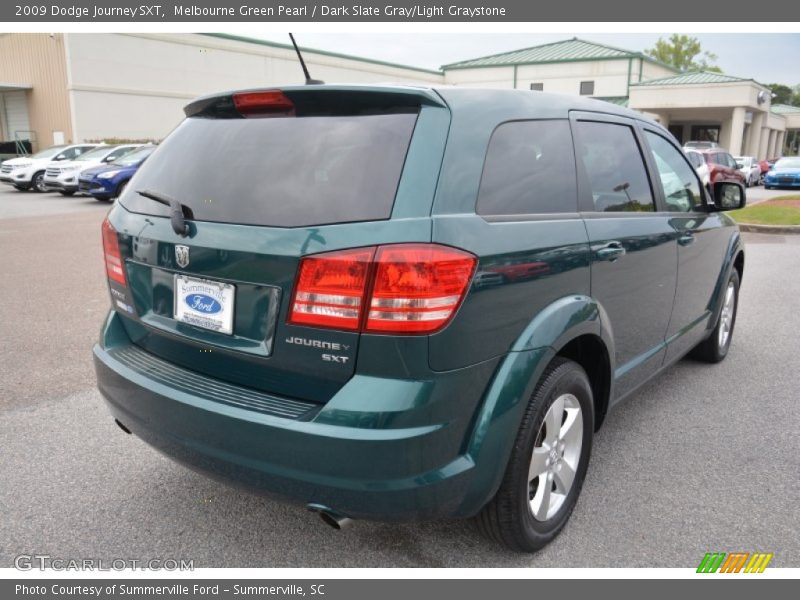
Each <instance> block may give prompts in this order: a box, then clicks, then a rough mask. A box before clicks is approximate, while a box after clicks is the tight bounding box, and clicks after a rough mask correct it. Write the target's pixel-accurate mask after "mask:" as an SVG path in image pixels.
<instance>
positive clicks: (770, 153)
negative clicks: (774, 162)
mask: <svg viewBox="0 0 800 600" xmlns="http://www.w3.org/2000/svg"><path fill="white" fill-rule="evenodd" d="M777 138H778V132H777V131H776V130H775V129H770V130H769V142H767V158H773V157H774V156H775V141H776V139H777Z"/></svg>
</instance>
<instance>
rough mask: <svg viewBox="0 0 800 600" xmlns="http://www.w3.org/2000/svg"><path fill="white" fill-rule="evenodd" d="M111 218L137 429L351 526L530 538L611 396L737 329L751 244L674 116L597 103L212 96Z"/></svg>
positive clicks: (318, 94)
mask: <svg viewBox="0 0 800 600" xmlns="http://www.w3.org/2000/svg"><path fill="white" fill-rule="evenodd" d="M185 112H186V119H185V120H184V121H183V122H182V123H181V124H180V125H179V126H178V127H177V128H176V129H175V130H174V131H173V132H172V133H171V134H170V135H169V137H168V138H167V139H166V140H165V141H164V142H163V143H162V144H161V145H160V146H159V147H158V149H157V150H155V152H154V153H153V155H152V156H151V158H150V159H149V160H148V161H147V162H146V163H145V164H144V165H143V166H142V168H141V170H140V171H139V172H138V173H137V174H136V175H135V176H134V178H133V179H132V180H131V182H130V184H129V185H128V186H127V188H126V190H125V192H124V193H123V194H122V195H121V197H120V198H119V202H118V204H117V205H116V206H115V207H114V208H113V209H112V210H111V212H110V213H109V215H108V218H107V219H106V221H105V222H104V223H103V246H104V253H105V264H106V270H107V275H108V284H109V290H110V294H111V301H112V311H111V312H110V314H109V316H108V318H107V320H106V323H105V326H104V328H103V331H102V334H101V340H100V343H99V344H98V345H97V346H95V348H94V358H95V365H96V370H97V380H98V386H99V388H100V391H101V392H102V394H103V396H104V397H105V399H106V400H107V401H108V404H109V406H110V409H111V412H112V414H113V416H114V418H115V419H116V420H117V423H118V424H119V425H120V427H121V428H122V429H123V430H125V431H126V432H133V433H135V434H137V435H138V436H139V437H141V438H142V439H143V440H145V441H146V442H148V443H149V444H151V445H153V446H154V447H156V448H157V449H159V450H161V451H163V452H164V453H166V454H167V455H169V456H170V457H172V458H174V459H176V460H178V461H180V462H182V463H184V464H186V465H188V466H190V467H192V468H195V469H198V470H200V471H202V472H204V473H207V474H209V475H211V476H214V477H219V478H222V479H224V480H227V481H233V482H235V483H238V484H243V485H245V486H247V487H249V488H251V489H255V490H258V491H260V492H264V493H269V494H275V495H278V496H280V497H284V498H288V499H291V500H293V501H296V502H300V503H302V504H304V505H307V506H308V507H309V508H310V509H312V510H315V511H318V512H319V513H321V515H322V516H323V518H324V519H325V520H326V521H327V522H329V523H330V524H332V525H334V526H340V525H341V524H343V523H344V522H345V520H346V519H353V518H359V519H360V518H363V519H375V520H404V519H435V518H442V517H464V518H466V517H475V518H476V521H477V523H478V525H479V527H480V528H481V529H482V530H484V531H485V532H486V533H487V534H488V535H489V536H490V537H492V538H493V539H495V540H497V541H499V542H501V543H503V544H505V545H506V546H508V547H510V548H512V549H516V550H520V551H534V550H537V549H539V548H541V547H543V546H544V545H545V544H547V543H548V542H549V541H550V540H552V539H553V538H554V537H555V536H556V535H557V534H558V533H559V531H560V530H561V529H562V528H563V526H564V524H565V523H566V521H567V519H568V518H569V516H570V513H571V512H572V510H573V508H574V506H575V503H576V501H577V499H578V495H579V494H580V490H581V486H582V483H583V479H584V476H585V474H586V468H587V466H588V463H589V455H590V450H591V446H592V436H593V433H594V432H595V431H596V430H597V429H598V428H599V427H600V426H601V425H602V423H603V420H604V419H605V417H606V414H607V413H608V411H609V410H610V409H611V408H612V407H613V406H614V405H616V404H617V403H619V402H620V401H621V400H622V399H623V398H625V397H626V396H629V395H631V394H632V393H633V392H634V391H635V390H636V389H637V388H638V387H639V386H641V385H642V384H643V383H645V382H646V381H648V380H650V379H651V378H653V377H654V376H655V375H656V374H657V373H659V372H661V371H663V370H664V369H665V368H667V367H668V366H669V365H671V364H672V363H674V362H675V361H677V360H679V359H680V358H681V357H682V356H684V355H685V354H687V353H689V352H692V353H693V354H694V355H695V356H696V357H698V358H700V359H703V360H706V361H708V362H718V361H720V360H722V359H723V358H724V357H725V355H726V354H727V352H728V349H729V347H730V344H731V337H732V333H733V327H734V322H735V318H736V307H737V297H738V291H739V284H740V282H741V279H742V271H743V268H744V251H743V245H742V241H741V239H740V236H739V231H738V229H737V227H736V225H735V224H734V222H733V221H732V220H731V219H730V218H728V217H727V216H726V215H725V214H724V213H723V211H724V210H727V209H731V208H738V207H740V206H742V205H744V201H745V196H744V189H743V187H742V186H740V185H737V184H734V183H725V184H720V185H718V186H717V187H716V188H715V189H714V190H712V192H713V196H714V197H713V198H712V197H709V196H708V191H707V190H706V189H704V187H703V186H702V184H701V182H700V181H699V180H698V179H697V176H696V174H695V171H694V169H693V168H692V166H691V164H690V163H689V162H688V160H687V159H686V157H685V156H684V155H683V153H682V152H681V150H680V148H679V146H678V145H677V144H676V142H675V140H674V139H673V138H672V137H671V136H670V134H669V133H668V132H667V131H666V130H665V129H664V128H663V127H661V126H660V125H658V124H656V123H654V122H652V121H649V120H646V119H645V118H644V117H643V116H642V115H640V114H638V113H635V112H633V111H630V110H626V109H623V108H619V107H617V106H614V105H611V104H607V103H605V102H601V101H593V100H590V99H584V98H578V97H572V96H560V95H552V94H546V93H530V92H523V91H512V90H476V89H459V88H441V89H439V88H437V89H432V88H419V87H399V86H398V87H375V86H369V87H358V86H328V85H321V86H304V87H284V88H281V89H271V90H247V91H241V92H232V93H230V92H229V93H224V94H217V95H212V96H206V97H203V98H200V99H198V100H195V101H193V102H192V103H190V104H189V105H188V106H187V107H186V109H185Z"/></svg>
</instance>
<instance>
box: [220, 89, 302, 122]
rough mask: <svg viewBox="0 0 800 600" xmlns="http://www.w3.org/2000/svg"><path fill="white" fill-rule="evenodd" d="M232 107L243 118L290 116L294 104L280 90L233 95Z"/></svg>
mask: <svg viewBox="0 0 800 600" xmlns="http://www.w3.org/2000/svg"><path fill="white" fill-rule="evenodd" d="M233 105H234V106H235V107H236V110H237V112H238V113H239V114H240V115H242V116H244V117H263V116H270V115H290V114H292V113H293V112H294V102H292V101H291V100H290V99H289V98H288V97H287V96H286V94H284V93H283V92H282V91H280V90H265V91H261V92H239V93H237V94H234V95H233Z"/></svg>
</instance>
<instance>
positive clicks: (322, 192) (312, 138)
mask: <svg viewBox="0 0 800 600" xmlns="http://www.w3.org/2000/svg"><path fill="white" fill-rule="evenodd" d="M416 118H417V113H416V112H408V113H398V114H371V115H356V116H312V117H296V118H292V117H286V118H256V119H209V118H202V117H193V118H189V119H186V120H185V121H184V122H183V123H181V125H179V126H178V127H177V128H176V129H175V131H173V132H172V133H171V134H170V135H169V137H168V138H167V139H166V140H165V141H164V142H163V143H162V144H161V145H160V146H159V147H158V150H157V151H155V152H154V153H153V156H152V157H151V158H150V159H149V160H148V161H147V162H146V163H145V164H144V165H143V166H142V168H141V169H140V170H139V173H138V175H137V178H136V180H135V188H136V189H137V190H142V189H147V190H151V191H154V192H158V193H161V194H166V195H167V196H171V197H173V198H175V199H176V200H178V201H179V202H181V203H182V204H184V205H186V206H187V207H188V208H189V209H191V212H192V217H193V218H194V219H196V220H198V221H216V222H222V223H239V224H246V225H266V226H276V227H302V226H312V225H323V224H328V223H345V222H353V221H372V220H382V219H388V218H389V217H390V216H391V212H392V206H393V204H394V197H395V193H396V191H397V186H398V183H399V181H400V174H401V173H402V170H403V164H404V162H405V156H406V152H407V150H408V146H409V143H410V141H411V134H412V132H413V130H414V124H415V122H416ZM121 203H122V204H123V205H124V206H125V207H126V208H127V209H128V210H131V211H133V212H139V213H145V214H154V215H163V216H167V215H168V214H169V211H168V209H166V207H165V206H163V205H161V204H158V203H156V202H153V201H151V200H148V199H147V198H144V197H142V196H140V195H138V194H136V193H135V191H134V190H132V189H130V186H129V188H128V190H127V191H126V193H125V194H124V195H123V197H122V199H121Z"/></svg>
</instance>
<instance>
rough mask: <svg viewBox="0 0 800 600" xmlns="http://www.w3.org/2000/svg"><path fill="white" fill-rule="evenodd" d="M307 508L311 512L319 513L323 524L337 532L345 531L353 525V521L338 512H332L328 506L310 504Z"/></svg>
mask: <svg viewBox="0 0 800 600" xmlns="http://www.w3.org/2000/svg"><path fill="white" fill-rule="evenodd" d="M306 508H308V510H310V511H311V512H315V513H318V514H319V517H320V519H322V522H323V523H325V524H326V525H328V526H329V527H333V528H334V529H336V530H341V529H344V528H345V527H347V526H348V525H350V523H352V519H350V518H349V517H345V516H344V515H340V514H339V513H337V512H336V511H334V510H331V509H330V508H328V507H327V506H322V505H321V504H309V505H308V506H306Z"/></svg>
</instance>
